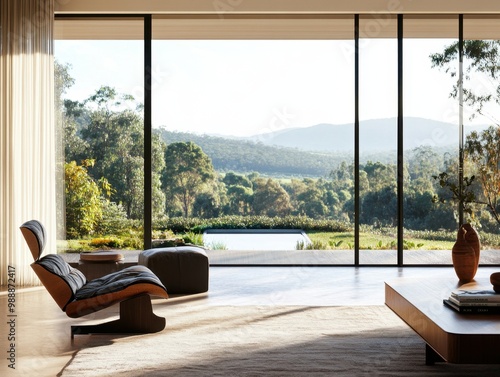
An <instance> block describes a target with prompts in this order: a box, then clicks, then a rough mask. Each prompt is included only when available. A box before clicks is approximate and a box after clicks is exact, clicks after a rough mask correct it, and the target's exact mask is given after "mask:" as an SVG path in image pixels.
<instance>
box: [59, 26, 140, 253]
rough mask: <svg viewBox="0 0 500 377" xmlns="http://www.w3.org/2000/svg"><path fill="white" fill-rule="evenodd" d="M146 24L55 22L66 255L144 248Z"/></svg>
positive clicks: (61, 214)
mask: <svg viewBox="0 0 500 377" xmlns="http://www.w3.org/2000/svg"><path fill="white" fill-rule="evenodd" d="M143 30H144V27H143V19H142V18H132V17H131V18H123V17H122V18H61V19H58V20H57V21H56V23H55V39H56V40H55V67H56V69H55V77H56V83H55V85H56V106H57V109H58V111H57V112H58V119H57V122H58V131H59V135H58V136H59V138H58V139H59V141H60V142H59V145H58V155H59V156H60V157H59V160H58V172H59V175H58V177H59V179H58V201H59V203H58V219H59V220H58V223H59V225H60V229H59V236H58V238H59V239H60V240H66V242H62V241H61V242H60V243H59V249H60V250H84V249H86V248H88V247H94V248H127V249H142V248H143V230H142V228H143V214H144V205H145V203H144V124H143V118H144V114H143V98H144V84H143V81H144V41H143V40H144V37H143V34H144V33H143Z"/></svg>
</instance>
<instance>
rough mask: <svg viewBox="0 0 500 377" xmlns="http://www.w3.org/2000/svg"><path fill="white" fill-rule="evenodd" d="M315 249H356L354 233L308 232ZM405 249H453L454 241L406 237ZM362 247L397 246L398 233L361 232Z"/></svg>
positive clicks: (388, 247)
mask: <svg viewBox="0 0 500 377" xmlns="http://www.w3.org/2000/svg"><path fill="white" fill-rule="evenodd" d="M307 235H308V236H309V238H310V239H311V241H312V243H313V246H316V247H314V249H339V250H345V249H354V233H330V232H307ZM404 243H405V244H404V249H411V250H414V249H421V250H451V248H452V246H453V244H454V242H453V241H435V240H427V239H421V238H415V237H405V238H404ZM359 245H360V249H364V250H384V249H386V250H388V249H396V248H397V235H396V234H394V235H382V234H373V233H368V232H360V237H359Z"/></svg>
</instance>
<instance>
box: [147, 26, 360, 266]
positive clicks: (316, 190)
mask: <svg viewBox="0 0 500 377" xmlns="http://www.w3.org/2000/svg"><path fill="white" fill-rule="evenodd" d="M155 27H156V24H155V23H154V22H153V35H155V30H156V28H155ZM159 35H161V33H160V34H159ZM352 35H353V33H352ZM353 45H354V44H353V41H352V40H321V41H315V40H164V39H155V40H154V41H153V71H154V73H155V76H153V114H152V120H153V127H154V131H155V133H156V134H157V135H158V137H159V143H163V144H164V145H165V146H166V152H165V159H164V164H165V167H164V168H163V170H162V172H163V173H162V177H161V180H160V182H159V186H157V187H156V188H155V190H157V191H158V193H159V194H160V193H161V194H162V195H163V197H164V202H165V205H164V207H163V208H164V212H163V213H162V212H161V211H157V212H156V213H155V220H154V223H153V228H154V232H155V236H156V238H158V240H156V241H155V242H154V244H156V245H164V244H168V241H166V240H165V239H168V238H170V239H171V240H175V239H177V241H176V242H195V243H203V242H204V238H203V231H204V230H206V229H213V228H247V229H248V228H258V229H260V228H264V229H269V228H273V229H274V230H277V229H278V230H281V229H284V228H291V229H303V230H304V231H305V233H306V235H307V237H308V239H306V240H298V241H295V242H293V245H292V246H290V244H288V243H286V242H284V243H283V244H282V246H281V247H280V246H278V247H277V248H278V250H272V251H271V246H269V245H268V243H267V242H266V241H258V240H249V238H247V237H248V236H249V233H251V232H248V231H247V232H245V234H244V237H243V236H242V237H241V238H242V239H244V240H245V242H243V245H237V246H231V247H234V248H237V249H239V252H235V250H234V249H233V250H224V249H228V248H229V247H228V246H227V245H226V244H225V243H224V240H223V239H220V240H218V239H214V238H212V239H210V240H208V237H207V238H205V243H204V245H205V247H208V248H209V249H210V250H208V253H209V255H210V262H211V263H213V264H218V263H222V264H223V263H226V261H228V260H229V261H231V262H232V263H242V264H244V263H253V264H255V263H256V264H266V263H271V262H270V261H271V260H272V263H281V262H282V263H294V259H293V258H294V255H295V256H296V255H297V253H296V252H295V251H296V250H295V249H297V248H299V249H301V248H305V247H309V248H314V249H328V250H325V254H324V255H332V257H331V258H330V259H324V255H320V258H321V261H319V260H318V259H317V258H318V257H316V256H315V255H317V254H313V253H310V254H311V256H310V258H309V259H308V260H307V261H306V262H305V263H311V264H317V263H322V262H323V261H324V262H325V263H352V262H353V252H352V244H353V233H352V223H351V221H352V217H351V216H352V212H353V205H352V202H353V198H352V179H353V174H352V163H353V162H352V161H353V158H352V153H353V152H352V150H353V128H352V125H353V114H354V108H353V104H354V93H353V88H354V85H353V82H354V72H353V67H354V64H353V62H354V59H353V57H354V54H353V52H354V49H353ZM190 143H192V144H190ZM181 170H182V171H181ZM153 208H162V207H161V206H158V207H157V206H156V205H155V206H154V207H153ZM328 224H330V225H331V226H328ZM258 233H265V231H264V232H261V231H259V232H258ZM211 236H213V234H211ZM260 236H261V239H263V238H262V234H260ZM288 236H289V235H287V237H288ZM276 237H278V236H276V235H275V236H274V238H276ZM231 245H234V244H231ZM256 246H258V247H259V248H260V250H252V249H255V247H256ZM273 248H274V246H273ZM290 249H292V250H290ZM247 250H252V251H251V252H250V251H248V252H247V253H245V251H247ZM231 252H232V254H230V253H231ZM302 254H304V252H302ZM314 258H316V259H314ZM342 258H343V259H342ZM277 261H278V262H277ZM303 261H304V259H302V262H303Z"/></svg>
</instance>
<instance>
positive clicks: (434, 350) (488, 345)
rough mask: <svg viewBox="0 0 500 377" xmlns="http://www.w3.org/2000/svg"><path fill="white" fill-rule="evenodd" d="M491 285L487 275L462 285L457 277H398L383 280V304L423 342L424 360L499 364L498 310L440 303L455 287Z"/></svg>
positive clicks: (469, 287) (499, 333) (471, 287)
mask: <svg viewBox="0 0 500 377" xmlns="http://www.w3.org/2000/svg"><path fill="white" fill-rule="evenodd" d="M460 287H463V288H465V287H466V288H467V289H479V288H481V289H485V288H486V289H491V288H492V286H491V284H490V283H489V276H487V277H482V278H476V279H475V281H474V282H472V283H468V284H466V285H460V284H458V281H457V279H455V280H453V279H415V278H399V279H396V280H394V281H390V282H386V283H385V304H386V305H387V306H388V307H389V308H390V309H392V311H394V313H396V314H397V315H398V316H399V317H400V318H401V319H402V320H403V321H404V322H406V324H408V326H410V327H411V328H412V329H413V330H414V331H415V332H416V333H417V334H418V335H420V336H421V337H422V339H423V340H424V341H425V343H426V358H425V359H426V364H434V363H435V362H439V361H446V362H450V363H459V364H500V314H495V315H492V314H460V313H458V312H455V311H454V310H452V309H450V308H448V307H445V306H444V305H443V299H445V298H448V297H449V295H450V292H451V291H452V290H454V289H457V288H460Z"/></svg>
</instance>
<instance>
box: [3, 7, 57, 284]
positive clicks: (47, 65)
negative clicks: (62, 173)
mask: <svg viewBox="0 0 500 377" xmlns="http://www.w3.org/2000/svg"><path fill="white" fill-rule="evenodd" d="M53 1H54V0H2V1H1V2H0V43H1V44H0V190H1V191H0V284H2V285H5V284H7V280H8V276H7V274H8V266H12V267H14V268H15V276H16V284H18V285H33V284H36V283H38V280H37V278H36V277H35V275H34V274H33V272H32V271H31V267H30V263H32V262H33V258H32V256H31V253H30V252H29V251H28V249H27V247H26V246H25V242H24V239H23V238H22V235H21V232H20V231H19V226H20V225H21V224H22V223H23V222H24V221H27V220H30V219H32V218H36V219H39V220H40V221H41V222H43V223H44V224H45V225H46V227H47V231H48V244H47V250H46V252H55V246H56V245H55V238H56V237H55V223H56V221H55V218H56V201H55V135H54V133H55V126H54V64H53V18H54V2H53Z"/></svg>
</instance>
